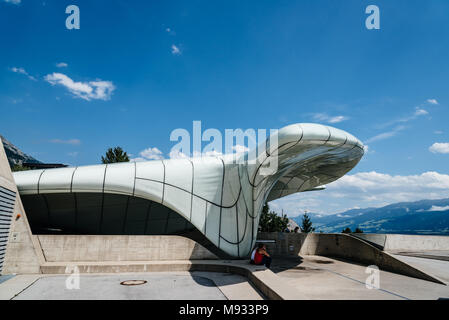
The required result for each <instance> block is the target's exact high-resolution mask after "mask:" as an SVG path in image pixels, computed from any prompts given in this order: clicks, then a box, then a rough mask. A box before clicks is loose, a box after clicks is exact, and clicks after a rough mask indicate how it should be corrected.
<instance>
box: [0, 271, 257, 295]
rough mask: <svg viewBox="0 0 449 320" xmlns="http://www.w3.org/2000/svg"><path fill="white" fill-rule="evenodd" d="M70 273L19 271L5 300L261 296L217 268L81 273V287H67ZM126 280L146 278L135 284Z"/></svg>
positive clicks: (5, 288) (0, 288)
mask: <svg viewBox="0 0 449 320" xmlns="http://www.w3.org/2000/svg"><path fill="white" fill-rule="evenodd" d="M68 277H69V275H18V276H16V277H14V278H11V279H9V280H7V281H5V282H4V283H2V284H0V299H3V300H9V299H14V300H81V299H83V300H84V299H87V300H97V299H101V300H160V299H164V300H180V299H182V300H226V299H229V300H262V299H263V296H262V295H261V294H260V293H259V292H258V290H257V289H255V288H254V287H253V286H252V285H251V284H250V283H249V282H248V280H247V279H246V278H245V277H243V276H240V275H235V274H227V273H215V272H152V273H124V274H82V275H80V278H79V289H76V288H75V289H68V288H67V286H66V282H67V281H68V280H67V279H68ZM126 280H144V281H146V283H144V284H141V285H135V286H126V285H121V284H120V283H121V282H123V281H126Z"/></svg>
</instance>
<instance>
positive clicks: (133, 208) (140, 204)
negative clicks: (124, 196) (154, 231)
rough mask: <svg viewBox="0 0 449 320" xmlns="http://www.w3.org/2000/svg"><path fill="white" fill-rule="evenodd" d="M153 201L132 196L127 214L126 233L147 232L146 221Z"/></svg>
mask: <svg viewBox="0 0 449 320" xmlns="http://www.w3.org/2000/svg"><path fill="white" fill-rule="evenodd" d="M150 204H151V201H148V200H145V199H142V198H135V197H130V198H129V203H128V213H127V215H126V224H125V234H145V223H146V220H147V216H148V214H149V209H150Z"/></svg>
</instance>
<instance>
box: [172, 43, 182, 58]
mask: <svg viewBox="0 0 449 320" xmlns="http://www.w3.org/2000/svg"><path fill="white" fill-rule="evenodd" d="M171 53H172V54H174V55H180V54H181V50H180V49H179V48H178V47H177V46H175V45H174V44H172V45H171Z"/></svg>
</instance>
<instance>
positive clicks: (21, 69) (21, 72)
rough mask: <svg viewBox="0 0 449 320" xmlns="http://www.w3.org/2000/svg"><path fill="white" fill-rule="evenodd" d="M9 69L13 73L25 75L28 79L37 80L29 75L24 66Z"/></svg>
mask: <svg viewBox="0 0 449 320" xmlns="http://www.w3.org/2000/svg"><path fill="white" fill-rule="evenodd" d="M10 70H11V71H12V72H14V73H19V74H23V75H25V76H27V77H28V79H30V80H33V81H37V80H36V78H35V77H33V76H32V75H30V74H29V73H28V72H26V70H25V69H24V68H17V67H12V68H11V69H10Z"/></svg>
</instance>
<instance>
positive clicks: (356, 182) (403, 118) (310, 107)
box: [0, 0, 449, 216]
mask: <svg viewBox="0 0 449 320" xmlns="http://www.w3.org/2000/svg"><path fill="white" fill-rule="evenodd" d="M70 4H75V5H77V6H78V7H79V8H80V16H81V24H80V29H79V30H68V29H67V28H66V27H65V20H66V17H67V16H68V15H67V14H66V13H65V8H66V7H67V6H68V5H70ZM370 4H375V5H377V6H378V7H379V8H380V24H381V29H380V30H367V29H366V28H365V19H366V17H367V14H365V8H366V7H367V6H368V5H370ZM448 12H449V2H448V1H447V0H430V1H412V0H394V1H391V0H390V1H377V0H375V1H362V0H354V1H349V0H348V1H331V0H329V1H325V0H315V1H312V0H309V1H292V0H289V1H136V0H135V1H118V0H115V1H114V0H110V1H101V0H96V1H75V0H72V1H61V0H57V1H56V0H54V1H51V0H45V1H43V0H42V1H37V0H0V43H1V50H0V114H1V126H0V133H1V134H2V135H4V136H5V137H6V138H7V139H8V140H10V141H11V142H13V143H14V144H15V145H17V146H18V147H19V148H21V149H22V150H23V151H25V152H26V153H29V154H31V155H33V156H34V157H36V158H37V159H39V160H41V161H44V162H62V163H67V164H70V165H88V164H94V163H99V162H100V158H101V155H102V154H104V152H105V150H106V149H107V148H108V147H112V146H116V145H120V146H122V147H123V148H124V149H125V150H126V151H128V153H131V154H132V155H133V157H141V156H142V155H146V156H147V157H151V156H154V155H156V156H165V157H168V153H169V151H170V149H171V147H173V145H174V143H173V142H171V141H170V140H169V136H170V133H171V131H172V130H174V129H176V128H186V129H188V130H191V128H192V121H194V120H201V121H202V124H203V128H204V129H205V128H217V129H219V130H221V131H222V132H224V130H225V129H226V128H232V129H235V128H243V129H247V128H268V129H269V128H280V127H283V126H285V125H288V124H291V123H296V122H318V123H324V124H328V125H332V126H335V127H338V128H341V129H343V130H346V131H348V132H350V133H352V134H353V135H355V136H356V137H358V138H359V139H360V140H361V141H363V142H364V143H365V144H366V145H368V153H367V154H366V155H365V157H364V158H363V160H362V161H361V162H360V164H359V165H358V166H357V167H356V168H355V169H354V170H353V171H352V172H351V174H350V176H348V177H345V178H344V179H342V181H339V182H337V183H336V185H335V186H333V185H331V186H329V189H328V190H327V191H323V192H321V193H318V194H316V195H315V194H314V195H295V196H291V197H288V199H283V200H279V201H277V202H275V203H273V207H275V208H276V209H279V210H282V209H284V210H285V212H287V213H288V214H289V215H292V216H294V215H297V214H299V213H300V212H301V211H302V210H305V209H307V210H310V211H317V212H323V213H330V212H338V211H341V210H343V209H347V208H352V207H365V206H379V205H383V204H387V203H391V202H395V201H406V200H418V199H420V198H441V197H446V196H448V197H449V191H447V190H448V189H449V176H448V174H449V168H448V165H447V164H448V160H449V144H448V143H449V128H448V120H449V109H448V108H449V107H448V102H449V90H448V89H449V81H448V80H449V79H448V78H449V61H448V58H447V57H448V56H449V19H448V16H447V14H448ZM89 90H90V91H89ZM150 148H151V149H150ZM153 148H157V150H156V149H153ZM159 150H160V152H161V153H162V154H159V153H158V152H159ZM141 152H143V153H142V154H140V153H141ZM155 152H156V153H155ZM351 179H352V180H351ZM385 183H388V188H387V187H385ZM382 184H384V187H382ZM390 187H391V189H390ZM345 190H346V191H345ZM326 198H328V199H329V198H331V199H332V201H330V202H331V203H329V201H324V199H326Z"/></svg>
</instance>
